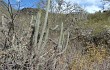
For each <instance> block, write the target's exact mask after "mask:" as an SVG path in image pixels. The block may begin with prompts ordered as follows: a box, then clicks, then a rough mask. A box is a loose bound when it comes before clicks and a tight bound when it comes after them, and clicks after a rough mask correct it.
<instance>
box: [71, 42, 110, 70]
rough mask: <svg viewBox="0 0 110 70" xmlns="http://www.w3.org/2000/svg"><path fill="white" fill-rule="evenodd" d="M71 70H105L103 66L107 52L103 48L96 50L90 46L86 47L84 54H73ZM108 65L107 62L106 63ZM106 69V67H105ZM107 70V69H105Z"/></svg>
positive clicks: (96, 48)
mask: <svg viewBox="0 0 110 70" xmlns="http://www.w3.org/2000/svg"><path fill="white" fill-rule="evenodd" d="M74 56H75V58H74V59H73V62H72V64H71V65H70V67H71V70H105V69H103V68H104V66H101V65H103V64H104V63H105V62H106V60H107V59H108V57H109V55H108V51H107V49H105V48H98V47H96V46H94V45H93V44H91V45H90V46H87V51H86V54H84V55H82V53H81V52H77V54H74ZM107 64H109V62H108V63H107ZM105 67H106V66H105ZM107 70H108V69H107Z"/></svg>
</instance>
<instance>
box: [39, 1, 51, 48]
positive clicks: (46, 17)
mask: <svg viewBox="0 0 110 70" xmlns="http://www.w3.org/2000/svg"><path fill="white" fill-rule="evenodd" d="M50 1H51V0H48V3H47V10H46V15H45V20H44V25H43V29H42V33H41V37H40V40H39V43H38V49H40V47H41V44H42V39H43V36H44V32H45V29H46V25H47V19H48V11H49V9H50Z"/></svg>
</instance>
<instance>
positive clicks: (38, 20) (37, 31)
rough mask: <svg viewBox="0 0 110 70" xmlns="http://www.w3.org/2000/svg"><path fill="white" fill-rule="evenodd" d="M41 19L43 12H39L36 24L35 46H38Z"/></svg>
mask: <svg viewBox="0 0 110 70" xmlns="http://www.w3.org/2000/svg"><path fill="white" fill-rule="evenodd" d="M40 18H41V12H40V11H39V12H38V14H37V18H36V23H35V42H34V46H37V42H38V34H39V26H40Z"/></svg>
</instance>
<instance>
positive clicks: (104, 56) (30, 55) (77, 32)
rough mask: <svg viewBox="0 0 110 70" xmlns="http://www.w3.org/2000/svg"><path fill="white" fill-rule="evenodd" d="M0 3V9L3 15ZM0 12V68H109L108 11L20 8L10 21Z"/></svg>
mask: <svg viewBox="0 0 110 70" xmlns="http://www.w3.org/2000/svg"><path fill="white" fill-rule="evenodd" d="M2 4H3V3H0V11H2V12H3V13H4V14H5V13H6V14H7V13H8V12H7V11H6V9H5V8H4V6H3V5H2ZM47 9H49V8H47ZM1 15H2V18H0V20H1V19H2V22H3V23H1V22H0V24H1V26H0V70H6V69H8V70H109V69H110V20H109V19H110V11H106V12H96V13H94V14H88V13H84V12H83V13H82V12H78V13H71V14H62V13H50V12H47V11H44V10H40V9H33V8H24V9H21V10H20V11H19V12H18V15H17V16H16V18H15V20H14V22H13V23H12V22H11V21H10V18H9V16H8V15H3V14H2V13H0V16H1ZM7 16H8V17H7Z"/></svg>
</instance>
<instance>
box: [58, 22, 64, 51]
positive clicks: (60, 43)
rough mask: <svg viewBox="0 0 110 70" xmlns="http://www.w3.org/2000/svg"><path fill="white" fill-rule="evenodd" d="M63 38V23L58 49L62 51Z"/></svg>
mask: <svg viewBox="0 0 110 70" xmlns="http://www.w3.org/2000/svg"><path fill="white" fill-rule="evenodd" d="M62 37H63V23H62V24H61V32H60V38H59V42H58V48H59V49H60V50H61V49H62Z"/></svg>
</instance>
